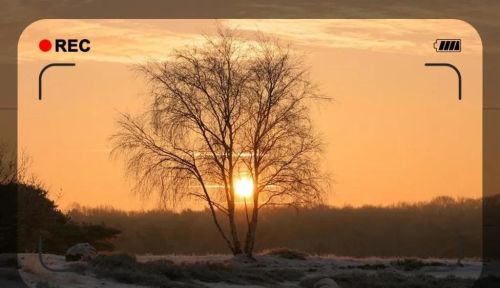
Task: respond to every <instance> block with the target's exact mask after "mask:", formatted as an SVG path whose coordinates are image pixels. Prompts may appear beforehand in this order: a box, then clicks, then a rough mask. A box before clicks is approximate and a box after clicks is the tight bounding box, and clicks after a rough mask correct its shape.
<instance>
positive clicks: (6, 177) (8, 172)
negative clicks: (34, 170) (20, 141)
mask: <svg viewBox="0 0 500 288" xmlns="http://www.w3.org/2000/svg"><path fill="white" fill-rule="evenodd" d="M30 166H31V158H30V157H28V155H27V154H26V153H24V152H22V153H20V155H19V156H16V153H15V149H9V146H8V145H7V143H0V184H1V185H9V184H19V183H23V184H30V185H34V186H36V185H39V184H40V181H39V180H38V179H37V178H36V177H35V176H34V175H33V174H31V173H30V172H29V168H30Z"/></svg>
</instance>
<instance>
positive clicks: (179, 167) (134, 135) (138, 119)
mask: <svg viewBox="0 0 500 288" xmlns="http://www.w3.org/2000/svg"><path fill="white" fill-rule="evenodd" d="M171 59H172V60H169V61H166V62H161V63H160V62H155V63H149V64H147V65H143V66H141V67H140V71H142V72H143V73H144V74H145V75H146V76H147V78H148V80H149V81H150V83H151V87H152V90H151V96H152V101H151V105H150V107H149V109H148V110H147V111H146V112H145V113H144V114H142V115H138V116H131V115H127V114H125V115H122V117H121V119H120V120H119V122H118V124H119V130H118V131H117V133H116V134H115V135H114V136H113V137H112V141H113V146H114V149H113V153H119V154H120V155H123V156H124V157H125V159H126V161H127V169H128V171H129V172H131V173H132V174H133V175H134V176H135V177H136V178H137V183H136V184H137V185H136V189H137V191H139V192H140V193H142V194H143V195H146V196H149V195H151V193H154V192H158V193H159V194H160V196H161V199H163V200H165V201H176V200H179V199H181V198H182V197H186V196H187V197H195V198H197V199H201V200H203V201H205V202H206V204H207V205H208V208H209V209H210V211H211V215H212V218H213V221H214V223H215V226H216V227H217V229H218V231H219V233H220V234H221V236H222V238H223V239H224V241H225V242H226V244H227V246H228V247H229V248H230V249H231V251H232V253H233V254H235V255H237V254H241V253H245V254H246V255H248V256H249V257H252V253H253V250H254V243H255V238H256V231H257V223H258V215H259V210H261V209H262V208H263V207H266V206H269V205H294V206H303V205H308V204H311V203H317V202H318V201H319V200H320V196H321V192H322V189H321V185H320V182H321V180H322V175H321V174H320V171H319V169H318V159H317V157H318V155H319V152H320V151H321V149H320V146H321V145H320V141H319V140H318V138H317V137H316V136H315V134H314V132H313V129H312V125H311V121H310V117H309V111H308V109H307V106H308V105H307V101H308V99H311V98H313V97H314V96H315V93H314V92H315V89H314V87H313V85H312V84H311V82H310V81H309V80H308V75H307V70H306V69H305V68H303V65H302V64H301V63H300V61H298V60H297V57H294V56H292V53H291V51H290V50H289V49H288V48H286V47H283V46H282V45H280V44H279V43H278V42H277V41H269V40H266V39H264V40H258V41H249V40H246V41H245V40H242V39H239V38H237V37H236V36H235V35H234V31H231V30H222V29H220V30H219V33H218V35H217V37H215V38H208V37H207V39H206V42H205V43H204V45H202V46H201V47H192V48H185V49H183V50H179V51H176V52H175V55H173V57H172V58H171ZM242 174H245V175H248V177H250V179H251V180H252V182H253V184H254V189H253V194H252V196H251V203H250V209H249V210H250V211H248V208H247V206H246V200H245V212H246V216H247V218H246V219H247V227H246V237H245V241H244V245H243V246H242V243H241V241H240V238H239V237H240V236H239V233H238V228H239V227H237V225H236V221H235V217H236V213H237V209H236V205H237V203H238V201H237V200H238V199H237V197H238V195H237V194H236V191H235V182H236V181H237V179H238V178H239V177H241V175H242ZM220 218H225V219H226V220H227V225H226V224H225V223H223V222H222V221H221V219H220Z"/></svg>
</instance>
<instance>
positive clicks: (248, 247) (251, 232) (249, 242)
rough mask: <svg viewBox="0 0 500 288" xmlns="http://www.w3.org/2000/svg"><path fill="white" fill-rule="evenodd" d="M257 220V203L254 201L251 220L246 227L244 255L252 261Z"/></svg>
mask: <svg viewBox="0 0 500 288" xmlns="http://www.w3.org/2000/svg"><path fill="white" fill-rule="evenodd" d="M258 219H259V209H258V202H257V200H256V199H254V207H253V209H252V220H251V221H250V225H249V226H248V231H247V236H246V239H245V254H246V255H247V257H248V258H252V259H253V249H254V246H255V236H256V232H257V220H258Z"/></svg>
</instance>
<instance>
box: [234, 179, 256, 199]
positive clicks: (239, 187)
mask: <svg viewBox="0 0 500 288" xmlns="http://www.w3.org/2000/svg"><path fill="white" fill-rule="evenodd" d="M235 190H236V194H238V196H240V197H242V198H248V197H250V196H252V194H253V181H252V179H250V178H248V177H241V178H239V179H238V180H237V181H236V183H235Z"/></svg>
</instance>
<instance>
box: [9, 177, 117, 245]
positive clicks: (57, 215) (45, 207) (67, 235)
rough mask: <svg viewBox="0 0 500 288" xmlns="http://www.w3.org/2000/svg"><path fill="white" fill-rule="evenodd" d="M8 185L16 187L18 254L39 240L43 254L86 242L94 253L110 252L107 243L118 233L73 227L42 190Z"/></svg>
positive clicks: (80, 225)
mask: <svg viewBox="0 0 500 288" xmlns="http://www.w3.org/2000/svg"><path fill="white" fill-rule="evenodd" d="M11 185H16V186H15V189H16V190H17V194H16V195H17V199H18V200H17V201H18V213H17V236H18V247H17V248H18V251H20V252H27V251H29V252H33V251H36V250H37V245H38V239H39V237H42V239H43V250H44V252H50V253H59V254H63V253H64V252H65V251H66V249H67V248H69V247H70V246H72V245H74V244H76V243H81V242H88V243H90V244H91V245H92V246H94V247H95V248H96V249H98V250H113V249H114V246H113V244H112V243H111V242H110V241H109V240H110V239H111V238H113V237H115V236H116V235H117V234H119V233H120V231H119V230H117V229H114V228H111V227H107V226H105V225H103V224H98V223H92V224H86V223H78V224H77V223H75V222H73V221H71V219H70V217H68V216H67V215H65V214H64V213H62V212H61V211H60V210H59V209H58V207H57V206H56V204H55V203H54V201H52V200H50V199H49V198H48V197H47V191H46V190H44V189H43V188H40V187H36V186H33V185H24V184H11ZM3 187H4V186H0V189H2V188H3ZM10 225H15V222H14V223H11V224H10Z"/></svg>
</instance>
